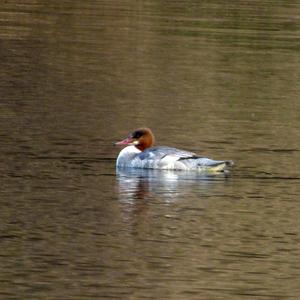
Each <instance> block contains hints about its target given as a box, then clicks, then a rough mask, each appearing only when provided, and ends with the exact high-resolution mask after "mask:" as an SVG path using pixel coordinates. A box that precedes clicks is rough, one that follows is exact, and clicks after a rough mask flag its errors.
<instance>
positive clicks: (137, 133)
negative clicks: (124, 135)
mask: <svg viewBox="0 0 300 300" xmlns="http://www.w3.org/2000/svg"><path fill="white" fill-rule="evenodd" d="M143 134H144V133H143V132H142V131H140V130H137V131H135V132H134V133H133V134H132V137H133V138H134V139H139V138H140V137H141V136H142V135H143Z"/></svg>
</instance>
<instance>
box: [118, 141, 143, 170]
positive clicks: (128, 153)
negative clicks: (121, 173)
mask: <svg viewBox="0 0 300 300" xmlns="http://www.w3.org/2000/svg"><path fill="white" fill-rule="evenodd" d="M140 152H141V151H140V150H139V149H137V148H136V147H135V146H127V147H125V148H124V149H122V150H121V152H120V153H119V156H118V158H117V167H121V168H122V167H131V164H132V162H133V160H134V158H135V157H136V155H137V154H138V153H140Z"/></svg>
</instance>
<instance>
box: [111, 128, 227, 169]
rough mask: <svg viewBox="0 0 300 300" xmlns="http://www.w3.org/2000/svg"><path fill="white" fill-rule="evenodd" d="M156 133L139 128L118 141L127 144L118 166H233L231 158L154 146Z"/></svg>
mask: <svg viewBox="0 0 300 300" xmlns="http://www.w3.org/2000/svg"><path fill="white" fill-rule="evenodd" d="M154 141H155V138H154V135H153V133H152V131H151V130H150V129H149V128H139V129H137V130H135V131H134V132H132V133H131V134H130V135H129V136H128V137H127V138H126V139H124V140H122V141H120V142H117V143H116V145H122V146H123V145H126V146H127V147H125V148H124V149H122V150H121V152H120V153H119V156H118V158H117V168H144V169H162V170H197V171H212V172H221V171H224V170H225V169H226V168H227V167H229V166H232V165H233V162H232V161H229V160H212V159H209V158H206V157H202V156H199V155H197V154H195V153H193V152H189V151H184V150H179V149H176V148H171V147H166V146H160V147H153V145H154Z"/></svg>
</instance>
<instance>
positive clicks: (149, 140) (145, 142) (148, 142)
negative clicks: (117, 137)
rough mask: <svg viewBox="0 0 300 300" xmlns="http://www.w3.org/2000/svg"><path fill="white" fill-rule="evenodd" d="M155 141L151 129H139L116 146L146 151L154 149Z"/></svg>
mask: <svg viewBox="0 0 300 300" xmlns="http://www.w3.org/2000/svg"><path fill="white" fill-rule="evenodd" d="M154 141H155V139H154V135H153V133H152V131H151V130H150V129H149V128H139V129H136V130H135V131H133V132H132V133H131V134H129V136H128V137H127V138H126V139H124V140H122V141H120V142H117V143H116V144H115V145H121V146H123V145H124V146H125V145H126V146H129V145H134V146H135V147H136V148H138V149H139V150H141V151H144V150H145V149H147V148H149V147H152V146H153V145H154Z"/></svg>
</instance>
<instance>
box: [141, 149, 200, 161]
mask: <svg viewBox="0 0 300 300" xmlns="http://www.w3.org/2000/svg"><path fill="white" fill-rule="evenodd" d="M167 155H172V156H173V157H178V159H187V158H199V156H198V155H196V154H195V153H193V152H189V151H184V150H179V149H177V148H172V147H166V146H162V147H161V146H160V147H151V148H148V149H146V150H144V151H143V152H141V153H139V154H138V156H139V158H140V159H141V160H144V159H153V158H154V157H155V159H162V158H164V157H165V156H167Z"/></svg>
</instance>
